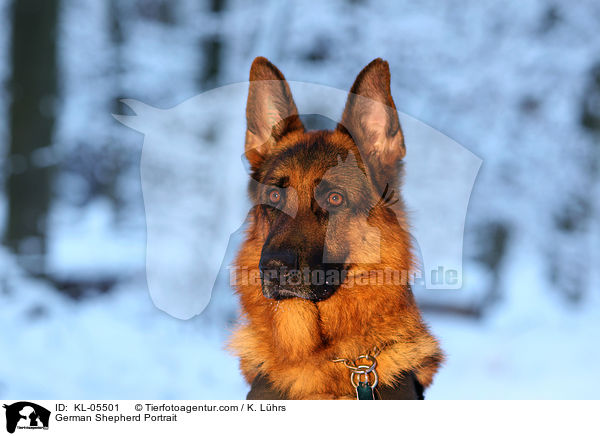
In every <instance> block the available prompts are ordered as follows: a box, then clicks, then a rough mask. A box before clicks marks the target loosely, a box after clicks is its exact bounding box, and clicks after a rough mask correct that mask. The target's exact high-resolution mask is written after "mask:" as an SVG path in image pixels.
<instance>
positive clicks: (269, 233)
mask: <svg viewBox="0 0 600 436" xmlns="http://www.w3.org/2000/svg"><path fill="white" fill-rule="evenodd" d="M246 117H247V131H246V145H245V155H246V158H247V160H248V162H249V163H250V167H251V171H252V180H251V182H250V188H249V192H250V196H251V199H252V201H253V203H254V209H253V213H252V215H251V216H252V225H253V237H256V238H258V239H259V240H260V243H261V244H262V248H261V253H260V264H259V268H260V272H261V280H262V290H263V294H264V295H265V297H267V298H273V299H283V298H293V297H298V298H304V299H308V300H312V301H320V300H324V299H326V298H328V297H329V296H331V295H332V294H333V293H334V292H335V291H336V289H337V288H338V287H339V285H340V284H341V283H342V282H343V281H344V280H345V278H346V277H347V275H348V274H356V273H357V272H358V271H361V268H365V265H373V264H381V262H382V255H383V252H382V250H383V248H382V244H383V243H384V242H383V241H384V240H386V239H389V238H392V239H393V238H394V237H395V236H394V235H398V234H399V233H401V232H402V231H403V228H402V226H401V224H400V223H399V221H398V215H397V213H395V211H394V210H393V209H395V208H398V207H399V206H398V205H399V204H400V203H399V194H398V192H397V186H398V184H399V177H400V167H401V161H402V158H403V157H404V154H405V147H404V138H403V135H402V130H401V128H400V123H399V120H398V114H397V112H396V110H395V105H394V101H393V99H392V96H391V93H390V73H389V67H388V64H387V62H385V61H383V60H381V59H376V60H374V61H373V62H371V63H370V64H369V65H367V66H366V67H365V68H364V69H363V70H362V71H361V73H360V74H359V75H358V77H357V78H356V81H355V82H354V85H353V86H352V88H351V90H350V93H349V95H348V100H347V102H346V107H345V109H344V112H343V115H342V118H341V122H340V123H339V124H338V126H337V128H336V129H334V130H332V131H328V130H319V131H305V129H304V126H303V124H302V121H301V120H300V117H299V115H298V110H297V109H296V105H295V103H294V100H293V98H292V94H291V91H290V88H289V86H288V83H287V82H286V80H285V78H284V76H283V74H282V73H281V72H280V71H279V70H278V69H277V68H276V67H275V66H274V65H273V64H271V63H270V62H269V61H268V60H267V59H265V58H257V59H255V60H254V62H253V64H252V67H251V70H250V87H249V94H248V103H247V108H246ZM394 203H397V204H398V205H396V206H393V205H394Z"/></svg>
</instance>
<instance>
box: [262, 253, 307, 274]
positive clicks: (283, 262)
mask: <svg viewBox="0 0 600 436" xmlns="http://www.w3.org/2000/svg"><path fill="white" fill-rule="evenodd" d="M258 266H259V268H260V270H261V271H267V270H269V271H270V270H273V271H279V270H283V269H288V270H294V269H297V268H298V256H297V255H296V253H294V252H293V251H290V250H278V251H268V252H263V253H262V255H261V256H260V263H259V265H258Z"/></svg>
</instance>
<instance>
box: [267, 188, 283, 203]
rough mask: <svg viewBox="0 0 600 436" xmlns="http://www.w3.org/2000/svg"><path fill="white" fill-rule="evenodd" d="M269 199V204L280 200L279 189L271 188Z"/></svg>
mask: <svg viewBox="0 0 600 436" xmlns="http://www.w3.org/2000/svg"><path fill="white" fill-rule="evenodd" d="M269 201H270V202H271V204H277V203H279V202H280V201H281V192H279V189H271V190H270V191H269Z"/></svg>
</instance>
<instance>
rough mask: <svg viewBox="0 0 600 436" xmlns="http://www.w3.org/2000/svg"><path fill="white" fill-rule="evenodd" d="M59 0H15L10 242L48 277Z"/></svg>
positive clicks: (31, 266) (32, 267) (24, 259)
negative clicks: (47, 235)
mask: <svg viewBox="0 0 600 436" xmlns="http://www.w3.org/2000/svg"><path fill="white" fill-rule="evenodd" d="M58 3H59V0H43V1H39V0H14V1H13V5H12V46H11V61H12V76H11V81H10V91H11V94H12V102H11V106H10V115H9V116H10V149H9V162H10V171H9V173H8V178H7V196H8V222H7V228H6V235H5V241H6V244H7V245H8V246H9V247H11V248H12V249H13V250H14V252H15V253H17V254H19V257H20V260H21V261H22V262H23V264H24V266H25V267H26V268H27V269H29V271H31V272H33V273H39V272H42V269H43V266H44V254H45V251H46V217H47V214H48V208H49V205H50V195H51V180H52V169H51V163H52V159H51V158H50V155H51V153H50V150H51V148H49V147H50V146H51V145H52V137H53V131H54V120H55V101H56V94H57V65H56V64H57V60H56V38H57V16H58Z"/></svg>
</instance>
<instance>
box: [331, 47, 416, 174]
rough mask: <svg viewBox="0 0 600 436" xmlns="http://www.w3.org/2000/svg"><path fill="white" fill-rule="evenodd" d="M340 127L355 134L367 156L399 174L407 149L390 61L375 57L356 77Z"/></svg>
mask: <svg viewBox="0 0 600 436" xmlns="http://www.w3.org/2000/svg"><path fill="white" fill-rule="evenodd" d="M337 129H338V130H341V131H347V132H348V133H350V135H352V138H353V139H354V141H355V142H356V143H357V145H358V147H359V149H360V151H361V154H362V156H363V158H364V159H366V160H368V161H370V162H371V163H372V164H373V165H375V166H376V167H377V168H378V169H381V170H383V171H385V172H388V171H389V172H391V173H388V174H392V175H394V176H395V174H396V170H397V167H398V163H399V161H400V160H401V159H402V158H403V157H404V155H405V154H406V148H405V146H404V136H403V135H402V129H401V128H400V121H399V120H398V113H397V112H396V106H395V105H394V100H393V99H392V94H391V91H390V68H389V65H388V63H387V62H386V61H384V60H382V59H379V58H378V59H375V60H374V61H372V62H371V63H370V64H369V65H367V66H366V67H365V68H364V69H363V70H362V71H361V72H360V74H359V75H358V76H357V77H356V80H355V81H354V85H352V88H351V89H350V93H349V94H348V100H347V101H346V107H345V108H344V114H343V115H342V121H341V123H340V124H338V127H337Z"/></svg>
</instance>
